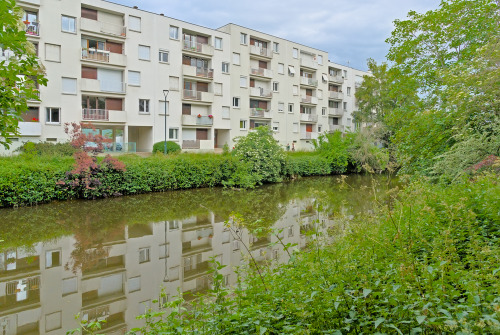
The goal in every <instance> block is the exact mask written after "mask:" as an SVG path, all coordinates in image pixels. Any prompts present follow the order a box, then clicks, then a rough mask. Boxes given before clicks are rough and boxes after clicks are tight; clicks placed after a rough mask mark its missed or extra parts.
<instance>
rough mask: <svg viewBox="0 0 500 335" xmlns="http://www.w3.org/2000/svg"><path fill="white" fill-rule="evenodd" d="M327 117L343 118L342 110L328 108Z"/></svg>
mask: <svg viewBox="0 0 500 335" xmlns="http://www.w3.org/2000/svg"><path fill="white" fill-rule="evenodd" d="M328 115H329V116H340V117H341V116H344V110H343V109H340V108H332V107H330V108H328Z"/></svg>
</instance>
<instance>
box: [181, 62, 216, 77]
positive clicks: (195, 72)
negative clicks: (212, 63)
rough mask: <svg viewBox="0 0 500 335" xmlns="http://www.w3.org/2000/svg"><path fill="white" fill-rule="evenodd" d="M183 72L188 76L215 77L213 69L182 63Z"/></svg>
mask: <svg viewBox="0 0 500 335" xmlns="http://www.w3.org/2000/svg"><path fill="white" fill-rule="evenodd" d="M182 74H183V75H184V76H188V77H196V78H204V79H210V80H212V79H213V77H214V70H213V69H204V68H201V67H196V66H191V65H182Z"/></svg>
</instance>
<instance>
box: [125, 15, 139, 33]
mask: <svg viewBox="0 0 500 335" xmlns="http://www.w3.org/2000/svg"><path fill="white" fill-rule="evenodd" d="M128 29H129V30H132V31H137V32H141V18H140V17H137V16H129V17H128Z"/></svg>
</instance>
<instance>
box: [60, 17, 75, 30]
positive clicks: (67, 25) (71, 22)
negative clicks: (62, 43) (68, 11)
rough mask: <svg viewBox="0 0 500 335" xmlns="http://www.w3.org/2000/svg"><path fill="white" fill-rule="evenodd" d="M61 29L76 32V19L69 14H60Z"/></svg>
mask: <svg viewBox="0 0 500 335" xmlns="http://www.w3.org/2000/svg"><path fill="white" fill-rule="evenodd" d="M61 30H62V31H64V32H67V33H76V19H75V18H74V17H71V16H66V15H63V16H61Z"/></svg>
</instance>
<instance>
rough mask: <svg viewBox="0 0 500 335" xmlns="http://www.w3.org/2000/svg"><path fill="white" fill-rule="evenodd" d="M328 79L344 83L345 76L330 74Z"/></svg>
mask: <svg viewBox="0 0 500 335" xmlns="http://www.w3.org/2000/svg"><path fill="white" fill-rule="evenodd" d="M328 80H329V81H331V82H334V83H337V84H343V83H344V77H342V76H332V75H329V76H328Z"/></svg>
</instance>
